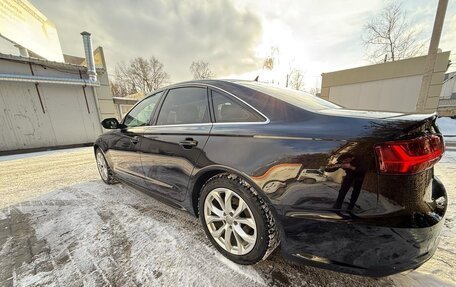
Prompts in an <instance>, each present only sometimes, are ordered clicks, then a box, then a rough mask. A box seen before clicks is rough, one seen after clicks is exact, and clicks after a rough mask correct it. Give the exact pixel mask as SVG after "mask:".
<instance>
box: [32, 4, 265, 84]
mask: <svg viewBox="0 0 456 287" xmlns="http://www.w3.org/2000/svg"><path fill="white" fill-rule="evenodd" d="M32 3H33V5H35V6H36V7H37V8H38V9H39V10H40V11H41V12H43V13H44V14H45V15H46V16H48V17H49V18H50V19H51V20H52V21H53V22H54V23H55V24H56V26H57V29H58V31H59V37H60V42H61V45H62V49H63V51H64V53H68V54H73V55H83V48H82V40H81V36H80V35H79V33H80V32H82V31H84V30H87V31H89V32H91V33H92V35H93V42H94V46H98V45H100V46H103V47H104V50H105V54H106V57H107V64H108V69H109V70H111V71H113V70H114V67H115V65H116V63H118V62H121V61H128V60H129V59H131V58H134V57H138V56H142V57H150V56H155V57H157V58H158V59H159V60H160V61H162V62H163V63H164V65H165V69H166V71H167V72H168V73H169V74H170V75H171V80H172V81H174V82H176V81H182V80H187V79H190V76H191V75H190V72H189V66H190V64H191V62H192V61H193V60H204V61H208V62H209V63H210V67H211V69H212V70H213V71H214V72H215V74H216V75H227V74H240V73H244V72H246V71H249V70H252V69H254V68H255V67H256V62H257V61H258V59H256V58H255V54H254V49H255V47H256V46H257V45H258V42H259V40H260V36H261V34H262V27H261V22H260V19H259V18H258V16H256V15H255V14H253V13H251V12H249V11H247V10H243V9H240V8H239V7H236V6H235V5H234V3H233V2H232V1H230V0H221V1H205V0H200V1H179V0H173V1H164V0H135V1H121V0H111V1H110V0H102V1H93V0H81V1H77V0H60V1H58V4H57V3H56V2H53V1H47V0H32Z"/></svg>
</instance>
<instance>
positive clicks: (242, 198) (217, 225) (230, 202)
mask: <svg viewBox="0 0 456 287" xmlns="http://www.w3.org/2000/svg"><path fill="white" fill-rule="evenodd" d="M220 203H222V204H223V206H222V205H221V204H220ZM198 212H199V218H200V221H201V224H202V225H203V228H204V231H205V233H206V235H207V237H208V238H209V240H210V241H211V243H212V244H213V245H214V247H215V248H216V249H217V250H218V251H219V252H220V253H222V254H223V255H224V256H225V257H226V258H228V259H230V260H231V261H233V262H235V263H238V264H243V265H249V264H255V263H257V262H258V261H260V260H263V259H266V258H267V257H268V256H269V254H271V253H272V251H274V249H275V248H276V247H277V246H278V245H279V243H280V240H279V234H278V231H277V226H276V224H275V221H274V217H273V215H272V212H271V210H270V208H269V206H268V205H267V203H266V202H265V201H264V200H263V199H262V198H261V197H260V196H259V195H258V192H257V191H256V190H255V189H254V188H253V187H251V186H250V185H249V184H248V183H247V182H246V181H245V180H243V179H242V178H240V177H238V176H236V175H234V174H228V173H222V174H218V175H216V176H214V177H212V178H210V179H209V180H208V181H207V182H206V183H205V185H204V186H203V188H202V190H201V194H200V197H199V202H198ZM220 230H222V231H221V232H220ZM227 238H228V240H226V239H227ZM253 239H255V240H253ZM227 242H228V243H227Z"/></svg>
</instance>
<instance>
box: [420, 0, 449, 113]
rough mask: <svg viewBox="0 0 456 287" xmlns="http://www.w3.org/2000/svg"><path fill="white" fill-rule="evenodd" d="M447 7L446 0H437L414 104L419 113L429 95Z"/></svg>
mask: <svg viewBox="0 0 456 287" xmlns="http://www.w3.org/2000/svg"><path fill="white" fill-rule="evenodd" d="M447 6H448V0H439V4H438V6H437V12H436V14H435V20H434V28H433V29H432V36H431V43H430V44H429V51H428V55H427V57H426V64H425V70H424V74H423V80H422V82H421V89H420V95H419V98H418V101H417V103H416V111H417V112H419V113H423V112H425V108H426V100H427V98H428V95H429V88H430V86H431V80H432V73H433V72H434V67H435V61H436V59H437V51H438V49H439V43H440V36H441V35H442V28H443V21H444V19H445V13H446V9H447Z"/></svg>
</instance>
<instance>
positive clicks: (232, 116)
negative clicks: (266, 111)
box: [212, 91, 264, 123]
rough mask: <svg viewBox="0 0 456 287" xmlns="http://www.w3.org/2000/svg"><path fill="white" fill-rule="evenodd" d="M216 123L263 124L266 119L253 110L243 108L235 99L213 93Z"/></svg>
mask: <svg viewBox="0 0 456 287" xmlns="http://www.w3.org/2000/svg"><path fill="white" fill-rule="evenodd" d="M212 104H213V105H214V113H215V121H216V122H217V123H227V122H230V123H236V122H263V121H264V119H263V118H262V117H261V116H259V115H257V113H255V112H254V111H252V110H251V109H248V108H247V107H244V106H242V105H241V104H239V103H237V102H236V101H235V100H234V99H231V98H230V97H228V96H225V95H223V94H221V93H219V92H216V91H212Z"/></svg>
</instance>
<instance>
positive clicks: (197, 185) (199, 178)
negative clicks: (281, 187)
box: [189, 165, 282, 234]
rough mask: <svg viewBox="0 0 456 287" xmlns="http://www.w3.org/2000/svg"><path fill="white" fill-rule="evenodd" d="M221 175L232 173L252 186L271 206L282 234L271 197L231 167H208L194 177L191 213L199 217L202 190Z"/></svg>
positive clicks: (243, 174) (245, 175) (191, 190)
mask: <svg viewBox="0 0 456 287" xmlns="http://www.w3.org/2000/svg"><path fill="white" fill-rule="evenodd" d="M220 173H230V174H234V175H236V176H238V177H240V178H241V179H243V180H244V181H245V182H246V183H247V184H249V185H250V186H252V187H253V188H254V189H255V191H257V193H258V196H260V197H261V199H263V200H264V201H265V202H266V203H267V204H268V206H269V208H270V209H271V211H272V215H273V216H274V218H275V222H276V224H277V226H278V227H279V234H282V224H281V223H280V221H279V220H278V214H277V212H276V209H275V207H274V205H273V204H272V202H271V201H270V200H269V197H268V196H266V194H265V193H264V192H263V190H262V189H261V188H260V187H259V186H258V185H257V184H256V183H255V182H254V181H253V180H252V179H251V178H250V177H249V176H248V175H247V174H245V173H243V172H240V171H238V170H235V169H233V168H230V167H226V166H221V165H214V166H208V167H205V168H202V169H200V170H199V171H198V172H197V173H196V174H195V175H194V176H193V180H191V182H190V188H189V190H190V192H191V204H192V206H191V207H192V210H191V212H192V213H193V214H194V215H195V216H196V217H198V201H199V196H200V194H201V189H202V188H203V186H204V184H205V183H206V182H207V181H208V180H209V179H210V178H212V177H213V176H215V175H217V174H220Z"/></svg>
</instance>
